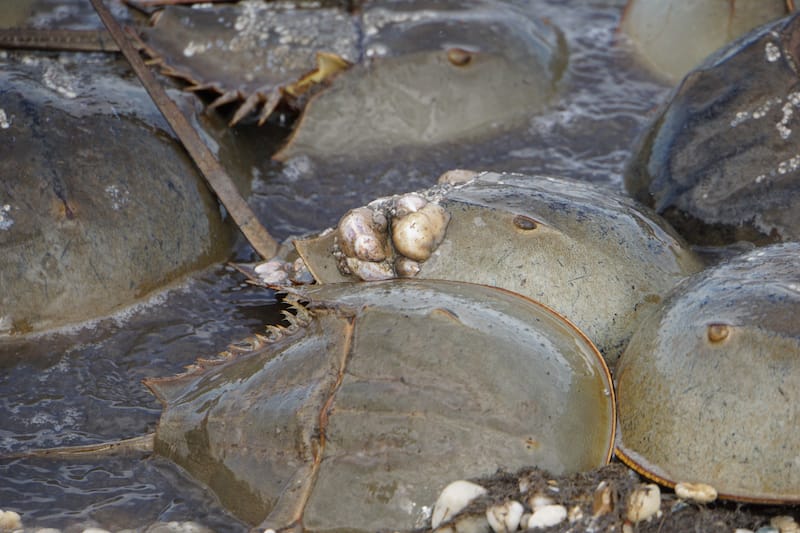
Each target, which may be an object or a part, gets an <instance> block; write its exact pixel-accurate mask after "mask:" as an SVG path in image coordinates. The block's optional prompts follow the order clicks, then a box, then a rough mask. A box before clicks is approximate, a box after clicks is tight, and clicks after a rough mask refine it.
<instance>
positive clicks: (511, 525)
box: [486, 500, 525, 533]
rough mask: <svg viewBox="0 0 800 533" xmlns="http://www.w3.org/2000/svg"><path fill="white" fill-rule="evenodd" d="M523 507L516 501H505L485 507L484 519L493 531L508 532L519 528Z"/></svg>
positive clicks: (498, 532) (495, 532)
mask: <svg viewBox="0 0 800 533" xmlns="http://www.w3.org/2000/svg"><path fill="white" fill-rule="evenodd" d="M524 512H525V508H524V507H523V506H522V504H521V503H519V502H518V501H514V500H511V501H507V502H505V503H502V504H499V505H492V506H490V507H487V508H486V520H487V521H488V522H489V526H491V528H492V530H493V531H494V533H510V532H511V531H516V530H517V529H518V528H519V524H520V521H521V520H522V514H523V513H524Z"/></svg>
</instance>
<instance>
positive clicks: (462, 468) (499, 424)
mask: <svg viewBox="0 0 800 533" xmlns="http://www.w3.org/2000/svg"><path fill="white" fill-rule="evenodd" d="M308 298H309V299H310V300H311V303H310V304H308V309H309V311H308V312H309V313H310V314H311V315H312V319H311V320H310V323H309V324H308V325H307V326H304V327H301V328H300V329H299V330H298V331H297V332H296V333H294V334H291V335H287V336H286V337H284V338H283V339H281V340H279V341H277V342H276V343H274V344H271V345H268V346H267V347H266V348H263V349H260V350H258V351H255V352H252V353H249V354H244V355H238V356H236V357H235V358H234V359H232V360H229V361H227V362H223V363H220V364H218V365H216V366H209V367H207V368H205V369H201V370H196V371H195V372H194V373H190V374H187V375H183V376H180V377H176V378H167V379H161V380H151V381H149V383H148V384H149V386H150V387H151V388H152V389H153V390H154V392H155V393H156V394H157V395H158V397H159V398H160V399H161V400H162V401H163V402H164V404H165V409H164V412H163V415H162V418H161V421H160V423H159V427H158V430H157V436H156V451H157V452H159V453H161V454H163V455H165V456H167V457H169V458H171V459H172V460H174V461H175V462H177V463H178V464H180V465H181V466H183V467H184V468H186V469H187V470H188V471H189V472H190V473H191V474H192V475H193V476H194V477H196V478H197V479H199V480H200V481H202V482H204V483H206V484H208V485H209V486H210V487H211V488H212V489H213V490H214V491H215V492H216V493H217V495H218V496H219V497H220V499H221V500H222V502H223V504H225V505H226V506H228V507H229V508H230V509H231V510H232V511H233V512H234V513H236V514H237V515H238V516H240V517H242V518H243V519H245V520H247V521H249V522H251V523H253V524H258V523H261V526H260V527H275V528H280V527H285V526H287V525H290V524H293V523H295V522H296V521H298V520H301V519H302V524H303V526H304V527H305V529H306V530H310V531H321V530H347V531H357V530H361V531H377V530H387V529H395V528H399V529H411V528H413V527H419V526H421V525H423V524H424V522H425V520H426V517H425V512H424V510H423V507H424V506H430V505H432V503H433V502H434V501H435V499H436V496H437V495H438V493H439V492H440V491H441V489H442V488H443V487H444V486H445V485H447V484H448V483H449V482H451V481H453V480H455V479H460V478H464V477H472V476H479V475H483V474H490V473H493V472H495V471H496V469H498V468H501V467H502V468H508V469H516V468H519V467H522V466H524V465H538V466H541V467H543V468H546V469H548V470H550V471H551V472H556V473H558V472H576V471H582V470H585V469H591V468H593V467H596V466H599V465H602V464H604V463H606V462H607V460H608V459H609V454H610V450H611V447H612V444H613V443H612V439H613V434H614V405H613V390H612V388H611V383H610V377H609V373H608V370H607V368H606V366H605V364H604V363H603V360H602V358H601V357H600V355H599V353H598V352H597V350H596V349H595V348H594V346H593V345H592V344H591V342H590V341H588V339H587V338H586V337H585V336H584V335H582V334H581V333H580V332H579V331H578V330H577V329H576V328H575V327H574V326H573V325H571V324H570V323H569V322H568V321H566V320H565V319H563V318H562V317H560V316H559V315H558V314H556V313H554V312H552V311H551V310H549V309H548V308H546V307H544V306H542V305H540V304H538V303H535V302H533V301H531V300H528V299H527V298H523V297H520V296H518V295H516V294H513V293H510V292H507V291H503V290H500V289H495V288H492V287H485V286H480V285H472V284H465V283H455V282H434V281H426V280H406V281H397V280H395V281H388V282H375V283H359V284H352V283H349V284H332V285H326V286H321V287H319V288H316V289H313V290H311V291H309V294H308ZM262 521H263V522H262Z"/></svg>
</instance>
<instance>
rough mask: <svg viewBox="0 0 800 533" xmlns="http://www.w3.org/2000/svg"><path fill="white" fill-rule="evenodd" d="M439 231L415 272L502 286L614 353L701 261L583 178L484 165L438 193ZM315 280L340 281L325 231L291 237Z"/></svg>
mask: <svg viewBox="0 0 800 533" xmlns="http://www.w3.org/2000/svg"><path fill="white" fill-rule="evenodd" d="M438 203H439V205H441V206H442V207H444V209H445V210H446V211H447V213H448V214H449V217H450V218H449V223H448V225H447V229H446V233H445V236H444V239H443V240H442V242H441V244H440V245H439V247H438V248H437V249H436V250H435V251H434V252H433V254H432V255H431V256H430V258H429V259H427V260H426V261H424V262H422V263H420V269H419V272H418V273H417V274H416V277H418V278H429V279H452V280H459V281H467V282H473V283H483V284H486V285H493V286H497V287H503V288H505V289H508V290H512V291H515V292H518V293H520V294H524V295H526V296H528V297H530V298H533V299H535V300H537V301H541V302H543V303H544V304H546V305H549V306H550V307H552V308H553V309H555V310H556V311H558V312H559V313H561V314H563V315H564V316H566V317H568V318H569V319H570V320H572V321H573V322H574V323H575V324H576V325H577V326H578V327H579V328H581V329H582V330H583V331H584V332H586V334H587V335H589V337H590V338H591V339H592V340H593V341H594V342H595V344H597V346H598V347H599V348H600V350H601V352H603V355H604V356H605V357H606V359H607V360H608V361H611V362H613V361H615V360H616V359H617V357H618V356H619V354H620V353H621V350H622V349H623V348H624V345H625V343H626V342H627V339H628V338H629V337H630V335H631V334H632V333H633V331H634V330H635V328H636V326H637V324H638V322H639V321H640V319H641V318H642V317H644V316H646V315H647V314H648V313H650V312H652V311H653V310H655V309H656V308H657V307H658V304H659V303H660V302H661V299H662V297H663V296H664V295H665V294H666V293H667V292H668V291H669V290H670V289H671V288H672V287H674V286H675V285H676V284H677V283H678V282H679V281H680V280H681V279H683V278H684V277H686V276H688V275H689V274H692V273H694V272H697V271H699V270H700V269H701V268H702V265H701V263H700V261H699V260H698V259H697V258H696V257H695V255H694V254H693V253H692V252H691V251H690V250H688V249H687V248H686V247H685V246H684V244H683V242H682V240H681V239H680V238H679V237H677V236H675V235H674V233H673V232H672V231H671V230H670V229H669V228H668V226H667V225H666V224H665V223H663V221H662V220H661V219H660V218H659V217H658V216H656V215H655V214H653V213H652V212H650V211H649V210H648V209H646V208H642V207H640V206H637V205H636V204H635V203H634V202H632V201H630V200H629V199H626V198H624V197H623V196H621V195H617V194H614V193H613V192H611V191H609V190H607V189H603V188H600V187H597V186H593V185H591V184H587V183H581V182H577V181H573V180H567V179H561V178H551V177H544V176H524V175H515V174H497V173H485V174H482V175H480V176H479V177H478V178H476V179H475V180H473V181H471V182H469V183H466V184H464V185H460V186H456V187H454V188H452V189H450V190H447V191H446V192H444V193H443V194H442V195H441V199H440V200H438ZM295 246H296V247H297V249H298V251H299V252H300V254H301V255H302V257H303V259H304V260H305V262H306V265H307V266H308V268H309V270H310V271H311V273H312V274H313V275H314V277H315V278H316V279H317V281H319V282H322V283H329V282H335V281H341V280H344V279H348V278H346V277H345V276H343V275H342V274H341V273H340V272H339V271H338V270H337V265H336V261H335V259H334V257H333V255H332V253H331V251H330V250H331V249H332V246H333V237H332V236H331V235H330V234H323V236H322V237H320V238H319V239H312V240H307V241H298V242H296V243H295Z"/></svg>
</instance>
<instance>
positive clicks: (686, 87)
mask: <svg viewBox="0 0 800 533" xmlns="http://www.w3.org/2000/svg"><path fill="white" fill-rule="evenodd" d="M799 38H800V14H797V13H796V14H794V15H792V16H789V17H786V18H784V19H781V20H779V21H777V22H775V23H773V24H770V25H767V26H764V27H763V28H761V29H759V30H757V31H756V32H754V33H752V34H750V35H748V36H747V37H745V38H743V39H741V40H739V41H737V42H735V43H733V44H732V45H730V46H729V47H727V48H725V49H723V50H720V51H719V52H718V53H717V54H714V55H713V56H711V57H710V58H709V59H708V60H707V61H706V62H705V63H704V64H703V65H701V66H700V67H698V68H697V69H696V70H695V71H693V72H692V73H690V74H689V75H687V76H686V78H685V79H684V81H683V82H682V83H681V85H680V86H679V87H678V88H677V89H676V91H675V92H674V94H673V96H672V98H671V100H670V101H669V102H668V103H667V105H666V106H665V108H664V109H663V110H662V112H661V113H660V114H659V116H658V117H656V119H655V120H654V122H653V123H652V125H651V126H650V128H649V129H648V130H647V131H646V133H645V135H644V136H643V137H642V138H641V139H640V142H639V146H638V147H636V148H634V151H633V154H634V155H633V157H632V158H631V160H630V161H629V163H628V168H627V170H626V172H625V186H626V188H627V189H628V191H630V193H631V195H632V196H634V197H635V198H636V199H638V200H639V201H641V202H642V203H645V204H647V205H650V206H652V207H653V208H654V209H655V210H656V211H657V212H658V213H660V214H662V215H663V216H664V217H665V218H666V219H667V220H668V221H669V222H670V223H671V224H672V225H673V226H674V227H675V228H676V229H677V230H678V231H679V232H680V233H681V234H682V235H683V236H684V237H685V238H686V239H688V240H689V241H691V242H694V243H699V244H710V245H718V244H727V243H731V242H735V241H737V240H749V241H753V242H755V243H756V244H759V245H761V244H767V243H770V242H778V241H787V240H797V239H798V238H800V214H799V213H800V212H798V210H797V209H796V208H795V204H796V203H797V198H798V183H800V180H798V178H800V156H798V153H797V135H798V133H797V131H795V130H796V129H797V124H798V121H797V114H798V112H799V111H800V91H798V84H797V82H798V70H797V69H798V61H799V60H800V45H798V43H800V40H799Z"/></svg>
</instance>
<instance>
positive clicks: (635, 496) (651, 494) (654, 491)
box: [627, 483, 661, 524]
mask: <svg viewBox="0 0 800 533" xmlns="http://www.w3.org/2000/svg"><path fill="white" fill-rule="evenodd" d="M660 509H661V490H660V489H659V488H658V485H656V484H655V483H648V484H646V485H640V486H639V487H637V488H636V489H635V490H634V491H633V492H632V493H631V495H630V496H629V497H628V513H627V515H628V520H630V521H631V522H633V523H634V524H635V523H636V522H641V521H642V520H647V519H649V518H651V517H652V516H654V515H655V514H656V513H657V512H658V511H659V510H660Z"/></svg>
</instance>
